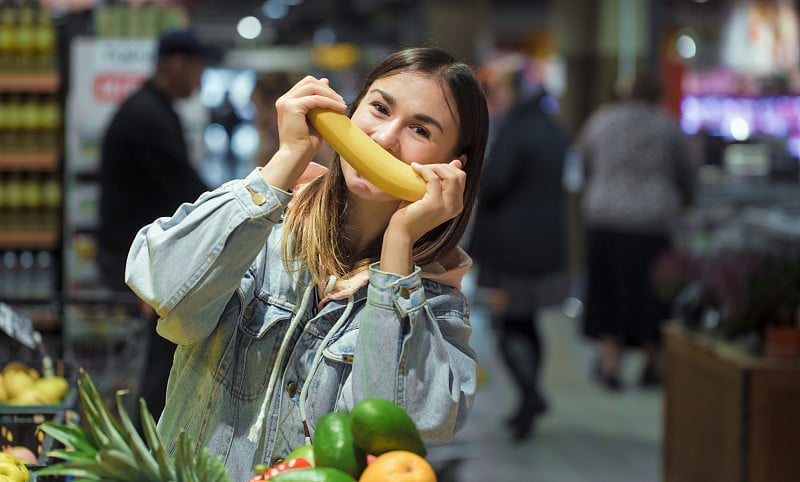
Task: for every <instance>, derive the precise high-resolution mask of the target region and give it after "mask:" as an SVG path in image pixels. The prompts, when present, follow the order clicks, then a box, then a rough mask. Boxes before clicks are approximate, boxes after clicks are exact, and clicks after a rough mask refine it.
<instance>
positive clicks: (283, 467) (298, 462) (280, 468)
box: [263, 457, 311, 480]
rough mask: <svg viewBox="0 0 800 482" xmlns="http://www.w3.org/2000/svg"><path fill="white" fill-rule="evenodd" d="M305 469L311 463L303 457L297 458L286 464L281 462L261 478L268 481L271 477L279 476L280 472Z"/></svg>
mask: <svg viewBox="0 0 800 482" xmlns="http://www.w3.org/2000/svg"><path fill="white" fill-rule="evenodd" d="M306 467H311V462H309V461H308V460H306V459H304V458H303V457H297V458H296V459H292V460H288V461H286V462H281V463H279V464H277V465H275V466H273V467H272V468H270V469H269V470H267V471H266V472H265V473H264V475H263V477H265V478H264V479H263V480H269V478H270V477H272V476H273V475H277V474H280V473H281V472H286V471H287V470H292V469H303V468H306Z"/></svg>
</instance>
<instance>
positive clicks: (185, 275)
mask: <svg viewBox="0 0 800 482" xmlns="http://www.w3.org/2000/svg"><path fill="white" fill-rule="evenodd" d="M276 106H277V110H278V119H279V131H280V148H279V149H278V152H277V153H276V154H275V155H274V156H273V157H272V159H271V160H270V161H269V162H268V163H267V164H266V165H265V166H264V167H263V168H260V169H256V170H254V171H253V172H252V173H251V174H249V175H248V176H247V177H246V178H245V179H242V180H236V181H231V182H229V183H227V184H225V185H224V186H222V187H220V188H219V189H216V190H214V191H212V192H208V193H206V194H204V195H202V196H201V197H200V198H199V199H198V200H197V202H195V203H194V204H190V205H189V204H187V205H184V206H182V207H181V208H180V209H178V211H177V212H176V213H175V214H174V215H173V216H172V217H171V218H162V219H158V220H156V221H155V222H154V223H153V224H150V225H149V226H146V227H144V228H143V229H142V230H141V231H140V232H139V233H138V235H137V237H136V240H135V241H134V243H133V246H132V248H131V251H130V254H129V258H128V266H127V275H126V279H127V282H128V284H129V285H130V286H131V287H132V288H133V289H134V291H135V292H136V293H137V294H138V295H139V296H140V297H141V298H142V299H144V300H146V301H147V302H148V303H150V304H151V305H152V306H153V307H154V308H155V310H156V311H157V312H158V314H159V315H160V319H159V322H158V331H159V333H160V334H161V335H162V336H164V337H166V338H168V339H170V340H172V341H173V342H175V343H177V344H178V345H179V347H178V350H177V352H176V355H175V360H174V363H173V367H172V372H171V376H170V380H169V384H168V386H167V404H166V408H165V410H164V413H163V414H162V416H161V418H160V420H159V431H160V433H161V435H162V436H163V437H164V438H165V443H167V444H169V445H170V446H173V447H174V443H175V440H176V438H177V435H178V433H179V432H180V431H181V430H186V431H187V432H188V433H190V434H191V435H192V436H193V438H194V439H195V440H196V441H197V444H198V445H199V446H201V447H202V446H208V447H209V449H210V451H211V453H212V454H215V455H222V457H223V458H224V459H225V462H226V464H227V466H228V467H229V470H230V475H231V477H232V479H233V480H247V478H248V477H249V476H251V475H252V467H253V465H254V463H259V462H264V463H271V462H273V461H274V460H275V459H277V458H281V457H283V456H285V455H286V454H287V453H288V452H289V451H290V450H291V449H293V448H295V447H297V446H299V445H301V444H303V443H304V440H305V436H306V435H310V436H311V438H312V440H313V434H314V427H315V423H316V421H317V420H318V419H319V417H320V416H322V415H323V414H325V413H328V412H331V411H335V410H342V411H346V410H349V409H350V408H352V407H353V405H354V404H355V403H357V402H358V401H359V400H362V399H364V398H370V397H381V398H386V399H389V400H393V401H395V402H396V403H398V404H400V405H401V406H402V407H404V408H405V409H406V410H407V411H408V412H409V413H410V415H411V416H412V417H413V419H414V420H415V421H416V423H417V426H418V428H419V429H420V431H421V432H422V435H423V437H425V438H429V439H436V440H447V439H450V438H451V437H452V436H453V434H454V433H455V432H456V431H457V430H458V429H459V428H461V427H462V426H463V424H464V423H465V421H466V419H467V415H468V413H469V410H470V408H471V406H472V402H473V396H474V392H475V379H476V367H477V365H476V360H475V353H474V351H473V350H472V349H471V348H470V346H469V338H470V333H471V328H470V324H469V308H468V305H467V303H466V300H465V298H464V296H463V295H462V293H461V292H460V280H461V277H462V276H463V275H464V274H465V273H466V271H467V270H468V269H469V267H470V264H471V260H470V258H469V257H468V256H467V255H466V253H464V252H463V251H462V250H461V249H460V248H459V247H458V242H459V240H460V238H461V236H462V234H463V233H464V230H465V228H466V226H467V224H468V222H469V217H470V213H471V211H472V207H473V203H474V200H475V196H476V192H477V187H478V180H479V175H480V172H481V168H482V164H483V155H484V150H485V147H486V139H487V130H488V129H487V126H488V114H487V108H486V101H485V98H484V94H483V90H482V88H481V86H480V84H479V82H478V80H477V78H476V77H475V75H474V72H473V71H472V70H471V69H470V68H469V67H468V66H467V65H465V64H463V63H459V62H457V61H456V60H454V59H453V58H452V57H451V56H450V55H448V54H446V53H444V52H442V51H441V50H438V49H433V48H416V49H408V50H403V51H400V52H398V53H395V54H393V55H391V56H389V57H388V58H387V59H386V60H384V61H383V62H382V63H381V64H380V65H378V66H377V67H376V68H375V70H373V72H372V73H371V74H370V75H369V76H368V77H367V79H366V81H365V83H364V86H363V88H362V89H361V90H360V92H358V94H357V96H356V98H355V100H354V102H353V103H352V112H351V117H352V120H353V122H354V123H355V124H357V125H358V126H359V127H361V128H362V129H363V130H364V131H365V132H366V133H367V134H368V135H370V136H371V137H372V138H373V139H374V140H375V141H377V142H378V143H379V144H380V145H382V146H383V147H384V148H385V149H387V150H388V151H389V152H391V153H392V154H394V155H395V156H396V157H398V158H399V159H401V160H402V161H404V162H406V163H409V164H411V165H412V166H413V168H414V170H415V171H416V172H417V173H418V174H419V175H420V176H422V178H423V179H424V180H425V181H426V184H427V191H426V193H425V195H424V197H423V198H422V199H420V200H419V201H416V202H411V203H409V202H405V201H400V200H398V199H396V198H393V197H392V196H390V195H388V194H386V193H384V192H382V191H381V190H380V189H378V188H377V187H375V186H374V185H373V184H371V183H370V182H368V181H367V180H366V179H364V178H363V177H362V176H361V175H359V173H358V172H356V171H355V170H354V169H353V168H352V167H351V166H350V165H349V164H348V163H347V159H339V158H338V156H337V158H336V159H335V160H334V162H333V163H332V165H331V168H330V170H324V169H323V168H321V167H319V166H316V165H315V164H310V163H309V162H310V160H311V159H312V158H313V157H314V155H315V153H316V152H317V150H318V149H319V148H320V144H321V143H322V139H321V138H320V136H319V134H318V133H317V132H316V131H315V130H314V129H313V128H311V127H310V126H309V123H308V121H307V118H306V115H307V113H308V112H309V111H310V110H311V109H312V108H316V107H321V108H330V109H335V110H337V111H341V112H344V111H345V110H346V108H347V106H346V104H345V101H344V99H343V98H342V97H341V96H340V95H339V94H337V93H336V92H335V91H334V90H333V89H332V88H331V87H330V86H329V84H328V81H327V80H326V79H316V78H313V77H306V78H304V79H303V80H301V81H299V82H298V83H297V84H295V85H294V86H293V87H292V88H291V89H290V90H289V91H288V92H287V93H286V94H285V95H283V96H282V97H281V98H280V99H279V100H278V101H277V103H276ZM320 171H324V172H320Z"/></svg>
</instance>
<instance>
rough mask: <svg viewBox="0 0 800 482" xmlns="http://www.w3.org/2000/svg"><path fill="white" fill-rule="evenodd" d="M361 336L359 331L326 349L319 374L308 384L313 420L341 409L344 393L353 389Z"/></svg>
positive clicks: (312, 377) (307, 401) (309, 404)
mask: <svg viewBox="0 0 800 482" xmlns="http://www.w3.org/2000/svg"><path fill="white" fill-rule="evenodd" d="M357 337H358V330H357V329H354V330H350V331H348V332H345V333H344V334H343V335H342V336H341V337H339V338H338V339H336V340H334V341H333V342H331V343H330V344H329V345H328V346H326V347H324V348H323V350H322V358H321V359H320V363H319V365H318V366H317V369H316V371H315V372H314V373H311V374H310V377H309V379H307V380H306V383H305V385H306V387H305V388H306V390H308V396H307V399H306V410H307V412H308V415H309V417H310V418H311V419H312V420H314V421H316V420H317V419H318V418H319V417H321V416H322V415H324V414H326V413H328V412H331V411H334V410H337V409H338V408H340V407H338V402H339V401H340V400H342V392H343V390H347V389H348V387H350V383H349V381H350V374H351V372H352V370H353V359H354V358H355V351H356V338H357Z"/></svg>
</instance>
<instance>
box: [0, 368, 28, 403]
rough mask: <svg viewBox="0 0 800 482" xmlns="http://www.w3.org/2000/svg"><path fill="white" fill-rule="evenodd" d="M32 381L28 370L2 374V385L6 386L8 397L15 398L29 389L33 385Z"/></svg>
mask: <svg viewBox="0 0 800 482" xmlns="http://www.w3.org/2000/svg"><path fill="white" fill-rule="evenodd" d="M33 381H34V380H33V378H31V376H30V375H29V374H28V372H25V371H22V370H19V371H17V370H14V371H9V372H7V373H5V374H4V375H3V385H5V387H6V396H7V397H8V398H9V399H13V398H16V397H17V396H18V395H19V394H21V393H23V392H25V391H27V390H28V389H30V388H31V386H33Z"/></svg>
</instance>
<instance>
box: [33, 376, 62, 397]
mask: <svg viewBox="0 0 800 482" xmlns="http://www.w3.org/2000/svg"><path fill="white" fill-rule="evenodd" d="M33 390H34V391H35V392H36V393H37V395H38V396H39V399H40V400H42V402H44V403H59V402H60V401H61V400H63V399H64V397H65V396H66V395H67V391H68V390H69V384H68V383H67V380H66V379H65V378H64V377H59V376H52V377H44V378H40V379H38V380H36V381H35V382H34V383H33Z"/></svg>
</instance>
